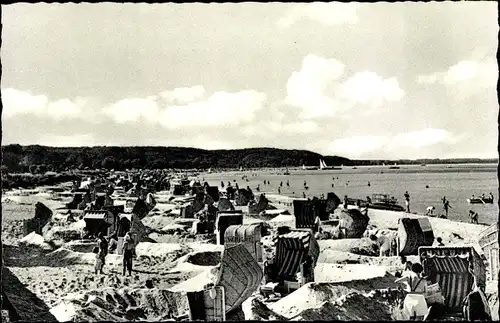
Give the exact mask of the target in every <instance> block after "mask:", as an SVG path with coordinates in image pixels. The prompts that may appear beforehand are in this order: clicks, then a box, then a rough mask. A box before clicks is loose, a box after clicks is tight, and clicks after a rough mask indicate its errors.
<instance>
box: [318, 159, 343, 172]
mask: <svg viewBox="0 0 500 323" xmlns="http://www.w3.org/2000/svg"><path fill="white" fill-rule="evenodd" d="M319 169H321V170H327V169H341V168H339V167H333V166H327V165H326V163H325V161H324V160H323V159H320V160H319Z"/></svg>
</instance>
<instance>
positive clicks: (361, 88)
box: [340, 72, 405, 106]
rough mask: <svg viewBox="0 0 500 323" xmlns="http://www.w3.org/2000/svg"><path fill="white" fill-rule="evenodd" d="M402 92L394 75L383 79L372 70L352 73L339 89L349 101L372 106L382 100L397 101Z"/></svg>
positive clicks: (378, 104)
mask: <svg viewBox="0 0 500 323" xmlns="http://www.w3.org/2000/svg"><path fill="white" fill-rule="evenodd" d="M404 94H405V93H404V91H403V90H402V89H401V88H400V87H399V83H398V81H397V80H396V78H395V77H392V78H388V79H385V80H384V79H382V78H381V77H380V76H378V75H377V73H374V72H360V73H356V74H354V75H353V76H351V77H350V78H349V79H348V80H347V81H346V82H345V83H344V84H343V85H342V87H341V90H340V96H341V97H342V98H344V99H347V100H348V101H350V102H355V103H365V104H366V103H372V104H373V105H374V106H380V105H381V104H382V103H383V101H384V100H387V101H399V100H401V99H402V98H403V96H404Z"/></svg>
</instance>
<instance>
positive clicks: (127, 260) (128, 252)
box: [93, 231, 135, 276]
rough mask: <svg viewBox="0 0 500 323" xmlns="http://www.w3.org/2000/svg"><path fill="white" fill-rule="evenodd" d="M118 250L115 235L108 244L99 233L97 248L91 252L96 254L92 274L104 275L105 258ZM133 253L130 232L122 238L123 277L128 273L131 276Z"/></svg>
mask: <svg viewBox="0 0 500 323" xmlns="http://www.w3.org/2000/svg"><path fill="white" fill-rule="evenodd" d="M117 248H118V237H117V235H116V233H114V234H113V235H111V236H110V237H109V242H108V240H107V239H106V237H105V236H104V234H103V233H102V232H100V233H99V235H98V238H97V246H96V247H94V250H93V252H94V253H95V254H96V258H95V266H94V272H95V274H96V275H97V274H104V271H103V269H104V265H105V263H106V256H107V255H108V254H113V253H115V252H116V250H117ZM134 251H135V243H134V241H133V240H132V237H131V234H130V231H128V232H127V233H126V234H125V236H124V237H123V247H122V254H123V276H125V273H126V272H127V271H128V275H129V276H131V275H132V259H133V256H134Z"/></svg>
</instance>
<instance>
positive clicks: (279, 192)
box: [278, 187, 281, 195]
mask: <svg viewBox="0 0 500 323" xmlns="http://www.w3.org/2000/svg"><path fill="white" fill-rule="evenodd" d="M279 194H281V188H280V187H278V195H279Z"/></svg>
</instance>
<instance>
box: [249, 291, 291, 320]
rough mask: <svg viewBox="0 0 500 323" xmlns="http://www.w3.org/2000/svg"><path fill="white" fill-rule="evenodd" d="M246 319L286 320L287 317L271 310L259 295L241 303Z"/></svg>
mask: <svg viewBox="0 0 500 323" xmlns="http://www.w3.org/2000/svg"><path fill="white" fill-rule="evenodd" d="M241 308H242V310H243V314H244V316H245V317H244V319H245V320H246V321H249V320H250V321H285V320H286V317H284V316H282V315H279V314H278V313H276V312H274V311H273V310H271V309H270V308H269V307H268V306H267V305H266V304H264V303H263V302H262V301H261V300H260V299H258V298H257V297H254V296H252V297H250V298H248V299H247V300H245V301H244V302H243V304H241Z"/></svg>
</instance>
